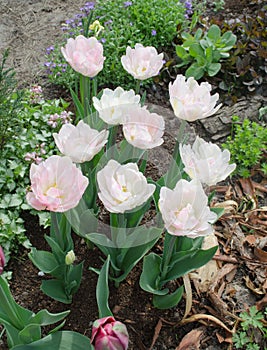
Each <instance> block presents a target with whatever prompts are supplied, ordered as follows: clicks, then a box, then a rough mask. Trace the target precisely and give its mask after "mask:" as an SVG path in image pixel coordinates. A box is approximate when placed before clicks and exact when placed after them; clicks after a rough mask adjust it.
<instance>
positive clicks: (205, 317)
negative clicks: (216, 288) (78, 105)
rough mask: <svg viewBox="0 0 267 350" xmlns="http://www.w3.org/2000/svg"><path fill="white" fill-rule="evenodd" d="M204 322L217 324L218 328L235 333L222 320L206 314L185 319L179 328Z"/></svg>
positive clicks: (179, 324)
mask: <svg viewBox="0 0 267 350" xmlns="http://www.w3.org/2000/svg"><path fill="white" fill-rule="evenodd" d="M202 320H207V321H210V322H213V323H215V324H217V325H218V326H220V327H222V328H223V329H224V330H226V331H227V332H229V333H231V334H232V333H233V331H232V330H231V329H229V328H228V327H227V326H226V325H225V324H224V323H223V322H222V321H221V320H219V319H218V318H217V317H215V316H212V315H206V314H196V315H193V316H191V317H188V318H185V319H183V320H181V321H180V322H179V323H178V324H177V326H183V325H185V324H188V323H192V322H198V321H202Z"/></svg>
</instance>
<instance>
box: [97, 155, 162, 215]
mask: <svg viewBox="0 0 267 350" xmlns="http://www.w3.org/2000/svg"><path fill="white" fill-rule="evenodd" d="M97 183H98V186H99V190H100V192H99V193H98V196H99V198H100V200H101V201H102V202H103V204H104V206H105V207H106V209H107V210H108V211H109V212H111V213H124V212H125V211H126V210H131V209H134V208H136V207H137V206H139V205H141V204H143V203H145V202H146V201H147V200H148V198H149V197H150V196H151V195H152V194H153V192H154V191H155V188H156V186H155V185H153V184H148V183H147V180H146V178H145V176H144V175H143V174H142V173H141V172H140V171H139V169H138V167H137V165H136V164H135V163H128V164H125V165H121V164H120V163H118V162H116V161H115V160H113V159H111V160H110V161H109V162H108V163H107V165H106V166H105V167H104V168H103V169H102V170H100V171H99V172H98V173H97Z"/></svg>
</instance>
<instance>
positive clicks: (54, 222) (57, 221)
mask: <svg viewBox="0 0 267 350" xmlns="http://www.w3.org/2000/svg"><path fill="white" fill-rule="evenodd" d="M70 232H71V230H70V224H69V222H68V220H67V218H66V216H65V215H64V214H61V213H55V212H51V228H50V236H51V237H52V238H53V239H54V240H55V241H56V242H57V243H58V245H59V246H60V248H61V249H62V250H63V251H64V252H68V251H69V250H70V249H69V248H70V242H71V241H72V238H71V235H70Z"/></svg>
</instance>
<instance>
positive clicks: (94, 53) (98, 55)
mask: <svg viewBox="0 0 267 350" xmlns="http://www.w3.org/2000/svg"><path fill="white" fill-rule="evenodd" d="M61 52H62V54H63V56H64V58H65V60H66V61H67V62H68V63H69V65H70V66H71V67H72V68H73V69H74V70H75V71H76V72H78V73H81V74H82V75H84V76H85V77H90V78H93V77H95V76H96V75H97V74H98V73H99V72H100V71H101V70H102V69H103V64H104V60H105V57H104V56H103V45H102V44H101V43H100V42H98V40H97V39H96V38H95V37H90V38H86V37H84V36H83V35H78V36H77V37H76V38H75V39H73V38H69V39H68V41H67V44H66V46H65V47H62V48H61Z"/></svg>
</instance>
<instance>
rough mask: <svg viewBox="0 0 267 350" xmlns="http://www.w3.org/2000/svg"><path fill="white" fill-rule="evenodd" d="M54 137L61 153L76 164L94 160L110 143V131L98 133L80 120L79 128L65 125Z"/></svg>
mask: <svg viewBox="0 0 267 350" xmlns="http://www.w3.org/2000/svg"><path fill="white" fill-rule="evenodd" d="M53 137H54V139H55V142H56V145H57V147H58V149H59V150H60V152H61V153H63V154H64V155H65V156H68V157H70V158H71V160H72V161H73V162H75V163H83V162H88V161H90V160H91V159H93V158H94V156H95V155H96V154H97V153H98V152H99V151H100V150H101V149H102V148H103V147H104V145H105V144H106V143H107V141H108V131H107V130H102V131H100V132H98V131H97V130H95V129H92V128H90V126H89V125H88V124H86V123H84V122H83V121H82V120H80V121H79V123H78V124H77V126H74V125H72V124H64V125H63V126H62V127H61V129H60V130H59V133H58V134H56V133H54V134H53Z"/></svg>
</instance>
